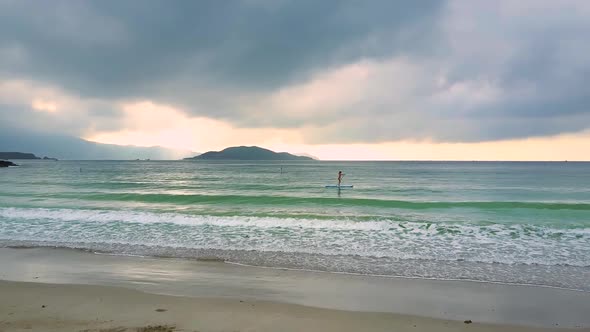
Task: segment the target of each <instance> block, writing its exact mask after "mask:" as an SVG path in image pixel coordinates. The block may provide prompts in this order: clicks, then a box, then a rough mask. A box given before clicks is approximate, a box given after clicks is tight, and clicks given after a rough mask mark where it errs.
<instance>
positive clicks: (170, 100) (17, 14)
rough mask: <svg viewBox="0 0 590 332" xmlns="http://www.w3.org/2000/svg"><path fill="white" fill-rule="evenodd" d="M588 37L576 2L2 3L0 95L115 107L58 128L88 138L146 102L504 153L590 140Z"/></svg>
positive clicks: (588, 14) (91, 111)
mask: <svg viewBox="0 0 590 332" xmlns="http://www.w3.org/2000/svg"><path fill="white" fill-rule="evenodd" d="M589 35H590V4H588V3H587V2H584V1H575V0H573V1H571V0H563V1H550V0H549V1H545V0H525V1H518V2H516V1H502V0H500V1H494V2H488V1H483V0H482V1H477V0H475V1H460V0H447V1H426V0H425V1H415V2H408V1H392V0H375V1H353V0H350V1H344V0H343V1H335V0H334V1H286V0H276V1H270V0H268V1H266V0H244V1H213V0H211V1H174V2H169V1H112V0H107V1H60V0H56V1H52V2H35V1H10V0H4V1H2V0H0V81H1V80H2V79H8V80H10V79H15V80H18V79H25V80H31V81H35V82H40V83H39V84H46V85H48V86H53V87H58V88H60V89H62V90H63V91H65V92H66V93H68V94H71V95H74V96H77V97H78V98H80V99H81V100H83V99H99V100H101V102H102V103H103V104H104V105H106V104H108V102H109V101H111V102H112V103H113V106H112V107H108V106H104V108H101V107H98V108H97V107H86V108H85V111H84V114H83V115H80V114H79V113H76V112H74V111H75V110H72V112H74V113H75V114H78V115H76V116H77V117H78V118H75V119H76V121H78V122H79V123H80V125H78V126H75V125H72V123H73V122H75V121H72V120H71V119H61V120H59V121H58V120H56V119H53V120H51V121H54V122H52V124H53V125H54V126H55V128H56V130H65V131H68V132H71V133H76V134H79V133H82V132H85V131H88V130H101V129H104V128H110V129H116V128H119V126H122V125H123V123H122V122H118V118H120V110H117V107H116V104H117V103H120V102H121V101H128V100H142V99H148V100H153V101H154V102H160V103H164V104H170V105H174V106H178V107H181V108H182V109H183V110H184V111H185V112H187V113H190V114H191V115H199V116H206V117H212V118H217V119H222V120H225V121H229V122H231V123H232V124H234V125H236V126H242V127H275V128H277V127H281V128H294V129H299V130H301V131H302V132H303V133H304V136H305V137H307V138H308V140H309V142H314V143H337V142H381V141H391V140H399V139H433V140H438V141H455V142H461V141H470V142H471V141H486V140H499V139H508V138H522V137H530V136H546V135H554V134H560V133H568V132H576V131H580V130H584V129H587V128H590V119H589V114H590V89H588V83H590V79H589V77H590V56H589V55H590V43H588V42H587V39H588V36H589ZM355 66H357V67H358V68H359V69H358V70H357V72H355V69H354V68H355ZM347 68H353V69H352V70H349V69H347ZM358 72H360V74H359V73H358ZM0 83H1V82H0ZM332 90H334V91H336V92H334V91H332ZM1 92H2V91H0V97H1V96H2V93H1ZM5 95H6V94H5ZM326 96H327V97H326ZM1 101H2V100H1V98H0V102H1ZM0 107H1V106H0ZM7 109H8V108H6V107H5V108H0V117H1V116H2V113H4V118H7V117H9V116H8V115H7ZM13 112H14V111H13ZM27 112H29V113H27ZM63 114H69V112H63ZM21 115H22V116H15V117H12V118H11V120H10V121H11V122H10V123H14V125H16V124H17V123H21V122H19V121H20V120H18V119H20V118H22V117H24V118H27V117H37V118H39V119H45V118H47V119H49V118H51V116H50V115H49V114H40V113H38V112H36V111H32V110H30V109H29V110H28V111H26V112H25V111H23V113H22V114H21ZM146 116H149V115H148V114H146ZM23 121H25V120H23ZM35 121H36V120H35ZM39 121H40V122H43V121H41V120H39ZM48 121H49V120H48ZM7 123H9V122H4V125H6V124H7Z"/></svg>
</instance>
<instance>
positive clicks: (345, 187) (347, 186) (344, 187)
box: [326, 184, 353, 189]
mask: <svg viewBox="0 0 590 332" xmlns="http://www.w3.org/2000/svg"><path fill="white" fill-rule="evenodd" d="M326 188H335V189H351V188H353V186H352V185H349V184H342V185H337V184H332V185H327V186H326Z"/></svg>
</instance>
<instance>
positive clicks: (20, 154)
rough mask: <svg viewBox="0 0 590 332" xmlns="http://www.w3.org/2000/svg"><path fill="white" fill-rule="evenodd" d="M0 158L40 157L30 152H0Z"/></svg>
mask: <svg viewBox="0 0 590 332" xmlns="http://www.w3.org/2000/svg"><path fill="white" fill-rule="evenodd" d="M0 159H41V158H39V157H37V156H35V155H34V154H32V153H23V152H0Z"/></svg>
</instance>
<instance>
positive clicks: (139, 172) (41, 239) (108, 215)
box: [0, 161, 590, 290]
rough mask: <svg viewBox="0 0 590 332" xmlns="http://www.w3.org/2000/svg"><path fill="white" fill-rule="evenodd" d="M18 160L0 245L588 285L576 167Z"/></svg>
mask: <svg viewBox="0 0 590 332" xmlns="http://www.w3.org/2000/svg"><path fill="white" fill-rule="evenodd" d="M20 164H22V166H21V167H16V168H9V169H3V170H1V171H0V245H1V246H60V247H73V248H83V249H90V250H94V251H101V252H110V253H118V254H137V255H154V256H172V257H186V258H195V257H218V258H221V259H224V260H228V261H232V262H236V263H242V264H251V265H262V266H271V267H288V268H296V269H309V270H323V271H334V272H349V273H359V274H378V275H395V276H405V277H423V278H440V279H473V280H481V281H499V282H510V283H524V284H538V285H546V286H555V287H564V288H571V289H579V290H590V163H571V162H570V163H525V162H514V163H505V162H256V163H238V162H188V161H176V162H175V161H172V162H155V161H154V162H145V161H141V162H140V161H137V162H124V161H92V162H91V161H84V162H77V161H60V162H47V161H23V162H21V163H20ZM281 168H282V171H281ZM338 170H342V171H344V173H346V176H345V177H344V183H345V184H352V185H354V189H350V190H348V189H347V190H341V191H338V190H336V189H326V188H324V186H325V185H328V184H334V183H335V178H336V176H337V173H338Z"/></svg>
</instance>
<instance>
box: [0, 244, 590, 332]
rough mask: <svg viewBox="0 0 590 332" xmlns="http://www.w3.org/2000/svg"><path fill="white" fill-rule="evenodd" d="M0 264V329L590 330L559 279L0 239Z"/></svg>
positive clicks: (581, 301)
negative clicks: (322, 267) (347, 270)
mask: <svg viewBox="0 0 590 332" xmlns="http://www.w3.org/2000/svg"><path fill="white" fill-rule="evenodd" d="M0 265H1V266H3V269H2V270H1V271H0V279H1V280H3V281H0V294H3V296H2V297H1V299H0V331H3V332H4V331H20V330H22V329H26V328H27V327H30V328H32V330H34V331H35V330H39V331H82V330H88V331H100V330H101V329H113V328H129V331H133V330H134V329H136V328H139V327H145V326H148V325H154V324H168V325H169V326H175V327H176V330H178V331H195V330H198V331H233V330H236V331H278V330H281V331H301V330H308V331H360V330H363V331H391V330H396V331H405V330H412V331H445V330H448V331H461V330H467V329H469V330H470V331H473V330H475V331H494V330H498V329H501V330H504V331H553V330H563V329H564V328H574V329H576V331H590V318H589V317H587V312H590V293H587V292H576V291H568V290H562V289H552V288H541V287H534V286H521V285H501V284H486V283H475V282H469V281H442V280H423V279H402V278H381V277H367V276H358V275H341V274H340V275H339V274H331V273H317V272H308V271H292V270H280V269H279V270H275V269H264V268H257V267H248V266H238V265H234V264H225V263H221V262H206V261H205V262H203V261H192V260H185V259H164V258H149V257H132V256H112V255H96V254H92V253H88V252H82V251H77V250H67V249H48V248H34V249H8V248H0ZM42 305H45V306H46V307H45V308H42V307H41V306H42ZM162 307H163V308H162ZM156 309H165V310H166V311H163V312H156V311H154V310H156ZM464 320H472V321H473V323H472V324H465V323H463V321H464ZM414 325H415V326H416V327H414ZM105 331H109V330H105ZM112 331H119V330H116V329H115V330H112ZM120 331H125V329H120ZM155 331H157V330H155ZM162 331H164V330H162Z"/></svg>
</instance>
